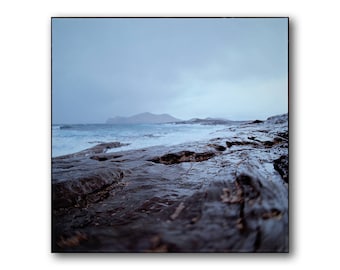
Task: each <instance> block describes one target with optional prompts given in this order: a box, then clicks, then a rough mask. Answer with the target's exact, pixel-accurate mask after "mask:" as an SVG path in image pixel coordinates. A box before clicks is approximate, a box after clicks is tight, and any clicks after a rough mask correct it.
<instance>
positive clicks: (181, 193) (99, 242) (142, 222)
mask: <svg viewBox="0 0 340 270" xmlns="http://www.w3.org/2000/svg"><path fill="white" fill-rule="evenodd" d="M225 129H226V133H225V134H228V135H227V136H226V135H225V134H224V133H223V132H221V133H220V134H219V135H221V136H219V137H212V138H211V139H209V140H203V141H199V142H190V143H183V144H179V145H176V146H154V147H148V148H142V149H138V150H127V151H119V149H118V148H117V149H116V150H118V151H115V152H112V153H106V150H108V149H109V148H113V147H118V146H120V144H119V143H112V144H101V145H97V146H95V147H93V148H90V149H87V150H84V151H81V152H78V153H74V154H70V155H66V156H61V157H55V158H52V211H53V214H52V231H53V236H52V251H53V252H288V250H289V248H288V246H289V245H288V182H289V179H288V115H287V114H286V115H281V116H276V117H273V118H268V119H267V120H266V121H264V122H262V121H258V122H256V121H254V122H252V123H244V124H240V125H239V126H237V127H235V126H232V127H226V128H225ZM223 134H224V135H223Z"/></svg>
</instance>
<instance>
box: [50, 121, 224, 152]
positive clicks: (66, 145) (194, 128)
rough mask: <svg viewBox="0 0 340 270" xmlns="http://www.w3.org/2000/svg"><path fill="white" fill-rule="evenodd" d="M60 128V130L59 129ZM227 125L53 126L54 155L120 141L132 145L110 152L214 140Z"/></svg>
mask: <svg viewBox="0 0 340 270" xmlns="http://www.w3.org/2000/svg"><path fill="white" fill-rule="evenodd" d="M57 127H58V128H57ZM221 127H223V126H212V125H199V124H194V125H192V124H153V125H151V124H148V125H141V124H140V125H99V124H98V125H67V128H63V126H62V125H60V126H53V128H52V156H53V157H55V156H60V155H65V154H70V153H75V152H78V151H81V150H84V149H86V148H89V147H92V146H94V145H95V144H98V143H102V142H113V141H118V142H121V143H128V144H129V145H127V146H123V147H120V148H113V149H110V150H109V151H110V152H115V151H121V150H131V149H139V148H144V147H150V146H156V145H166V146H170V145H175V144H180V143H185V142H191V141H198V140H203V139H208V138H212V136H213V133H214V132H216V131H217V130H219V129H221Z"/></svg>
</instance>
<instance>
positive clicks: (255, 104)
mask: <svg viewBox="0 0 340 270" xmlns="http://www.w3.org/2000/svg"><path fill="white" fill-rule="evenodd" d="M287 111H288V19H284V18H263V19H254V18H243V19H242V18H239V19H222V18H213V19H212V18H209V19H207V18H205V19H203V18H201V19H184V18H182V19H179V18H178V19H164V18H161V19H155V18H154V19H152V18H149V19H145V18H144V19H142V18H141V19H136V18H131V19H128V18H121V19H118V18H111V19H110V18H105V19H104V18H98V19H94V18H88V19H80V18H73V19H72V18H54V19H52V121H53V123H103V122H105V121H106V119H107V118H109V117H113V116H131V115H133V114H137V113H142V112H152V113H169V114H171V115H173V116H175V117H177V118H181V119H190V118H193V117H203V118H205V117H222V118H229V119H233V120H245V119H266V118H267V117H268V116H271V115H275V114H281V113H286V112H287Z"/></svg>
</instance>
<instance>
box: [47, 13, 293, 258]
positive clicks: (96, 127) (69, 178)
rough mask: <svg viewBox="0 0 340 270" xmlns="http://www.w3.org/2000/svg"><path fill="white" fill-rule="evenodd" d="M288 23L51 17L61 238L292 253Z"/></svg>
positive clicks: (70, 248) (93, 245) (54, 242)
mask: <svg viewBox="0 0 340 270" xmlns="http://www.w3.org/2000/svg"><path fill="white" fill-rule="evenodd" d="M288 35H289V18H288V17H265V18H262V17H251V18H247V17H242V18H241V17H240V18H237V17H236V18H235V17H232V18H220V17H209V18H204V17H192V18H191V17H189V18H188V17H186V18H182V17H174V18H165V17H143V18H137V17H136V18H134V17H127V18H121V17H112V18H109V17H102V18H101V17H84V18H81V17H53V18H51V102H52V104H51V114H52V119H51V136H52V138H51V141H52V142H51V144H52V145H51V170H52V172H51V209H52V210H51V219H52V223H51V251H52V252H53V253H74V252H77V253H79V252H86V253H89V252H93V253H287V252H289V170H288V167H289V158H288V150H289V147H288V145H289V135H288V134H289V132H288V131H289V130H288V120H289V117H288V101H289V100H288V86H289V80H288V79H289V69H288V60H289V55H288V54H289V51H288V47H289V46H288V40H289V38H288Z"/></svg>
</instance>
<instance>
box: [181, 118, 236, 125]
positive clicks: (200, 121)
mask: <svg viewBox="0 0 340 270" xmlns="http://www.w3.org/2000/svg"><path fill="white" fill-rule="evenodd" d="M238 123H243V121H232V120H228V119H223V118H211V117H207V118H205V119H202V118H192V119H190V120H186V121H179V122H176V124H201V125H227V124H238Z"/></svg>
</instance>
